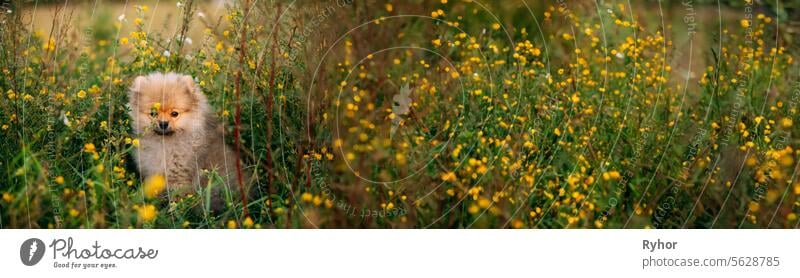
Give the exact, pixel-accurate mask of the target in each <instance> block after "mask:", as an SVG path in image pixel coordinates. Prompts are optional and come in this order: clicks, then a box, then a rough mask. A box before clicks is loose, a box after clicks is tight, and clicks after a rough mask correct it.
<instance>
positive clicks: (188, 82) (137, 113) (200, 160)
mask: <svg viewBox="0 0 800 278" xmlns="http://www.w3.org/2000/svg"><path fill="white" fill-rule="evenodd" d="M129 105H130V116H131V119H132V124H133V131H134V132H135V133H136V136H137V137H138V138H139V142H140V143H139V147H138V148H137V149H136V150H135V151H134V160H135V161H136V163H137V164H138V168H139V172H140V174H141V175H142V176H143V177H145V178H146V177H150V176H152V175H157V174H160V175H163V176H164V177H165V178H166V182H167V185H166V189H167V191H168V192H170V193H174V192H179V193H181V192H182V193H188V192H192V191H191V190H192V189H199V188H202V187H205V186H207V185H208V184H209V180H208V177H209V175H208V174H207V173H208V172H212V171H213V172H216V173H217V174H218V175H219V176H220V177H221V178H222V184H223V185H224V186H223V187H222V188H218V189H223V190H225V189H227V192H230V193H232V194H236V193H238V192H239V190H238V187H237V186H238V183H237V176H236V162H237V161H238V159H239V158H238V157H236V153H235V152H234V151H233V149H232V148H231V147H229V146H227V145H226V144H225V141H224V139H223V128H222V125H221V124H219V122H218V121H217V119H216V117H215V116H214V113H213V112H212V109H211V107H210V106H209V104H208V101H207V99H206V96H205V95H204V94H203V93H202V92H201V91H200V88H198V87H197V86H195V83H194V80H193V79H192V77H191V76H188V75H181V74H176V73H166V74H164V73H158V72H156V73H151V74H149V75H146V76H139V77H137V78H136V79H135V80H134V81H133V85H132V86H131V88H130V93H129ZM205 170H207V171H208V172H206V171H205ZM212 183H214V181H212ZM220 193H221V192H220V191H219V190H212V194H214V195H213V197H212V200H213V201H212V208H215V207H216V208H219V206H221V205H222V204H221V201H222V198H221V196H219V195H220Z"/></svg>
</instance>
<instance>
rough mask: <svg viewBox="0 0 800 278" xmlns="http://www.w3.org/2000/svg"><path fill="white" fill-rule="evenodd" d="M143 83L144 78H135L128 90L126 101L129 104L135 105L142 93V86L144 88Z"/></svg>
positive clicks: (145, 80) (145, 79)
mask: <svg viewBox="0 0 800 278" xmlns="http://www.w3.org/2000/svg"><path fill="white" fill-rule="evenodd" d="M145 82H147V77H146V76H137V77H136V79H134V80H133V84H132V85H131V87H130V89H129V90H128V101H129V102H130V103H131V104H136V103H137V102H138V100H139V95H140V93H141V92H142V86H144V84H145Z"/></svg>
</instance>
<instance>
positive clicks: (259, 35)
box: [0, 1, 800, 228]
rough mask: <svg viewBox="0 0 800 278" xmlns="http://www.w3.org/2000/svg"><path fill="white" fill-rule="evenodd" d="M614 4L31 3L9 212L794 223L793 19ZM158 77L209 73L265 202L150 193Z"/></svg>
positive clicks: (2, 163)
mask: <svg viewBox="0 0 800 278" xmlns="http://www.w3.org/2000/svg"><path fill="white" fill-rule="evenodd" d="M263 2H267V1H263ZM529 2H530V1H529ZM612 2H613V3H608V4H597V5H598V6H595V3H594V2H589V1H577V2H572V1H570V2H569V3H568V4H566V6H565V7H564V8H562V9H559V8H558V5H555V4H554V5H555V6H550V5H548V4H542V3H530V5H529V8H530V10H528V7H525V5H523V4H522V3H521V2H520V3H515V4H513V5H512V4H504V5H502V6H501V5H499V4H491V5H488V6H486V9H484V7H482V6H480V5H477V4H476V3H469V2H461V1H449V3H447V4H441V3H440V2H439V1H424V2H423V1H410V2H403V3H399V2H392V3H390V5H387V3H386V2H383V1H356V2H355V3H354V4H348V5H342V6H339V5H337V4H336V2H332V3H327V2H323V3H312V2H302V1H301V3H296V4H294V5H289V4H288V3H284V2H278V3H272V2H270V3H262V1H259V2H258V4H256V5H255V6H251V4H248V3H243V2H242V1H236V2H235V4H234V5H232V6H226V7H224V12H220V13H219V14H218V15H214V16H212V15H211V13H210V12H208V11H207V10H206V9H209V7H208V4H207V3H194V2H191V1H190V2H186V3H184V4H185V5H184V6H181V7H177V9H176V10H175V12H174V14H173V15H172V16H173V17H169V20H167V22H168V23H167V24H165V25H170V26H176V27H175V28H172V27H170V28H169V29H164V30H162V29H160V28H159V27H158V26H156V27H152V26H151V25H150V24H149V22H150V20H152V19H153V18H152V16H153V12H154V11H153V10H154V9H164V7H155V6H147V7H146V8H145V7H143V6H141V5H139V4H138V3H134V4H130V5H128V6H127V9H126V10H127V11H128V12H127V14H126V17H125V18H126V19H125V20H123V21H118V20H117V15H113V14H109V12H108V11H105V12H104V11H102V10H101V11H100V15H99V16H97V17H94V20H93V21H91V22H87V21H79V20H68V18H70V17H69V15H70V14H71V10H70V9H69V7H68V8H67V10H59V9H57V8H53V7H50V8H49V9H47V11H49V12H52V13H53V14H52V19H53V21H52V22H51V23H50V24H49V25H48V26H53V28H51V29H50V30H38V32H37V30H30V27H29V26H31V25H30V24H29V23H30V22H28V20H29V19H28V18H26V17H25V15H24V13H23V12H20V11H26V10H27V11H30V9H31V7H27V6H26V7H25V8H23V9H22V10H20V9H19V8H15V9H14V11H15V12H14V13H10V14H3V15H2V19H3V20H5V22H6V24H5V25H3V32H2V40H1V41H0V47H2V49H0V56H2V59H0V68H1V69H2V70H3V72H4V76H3V78H1V79H0V89H1V90H2V92H3V94H2V96H0V99H2V101H0V125H2V129H0V172H1V173H0V194H3V196H2V197H3V198H2V200H0V227H2V228H56V227H60V228H128V227H135V228H223V227H247V228H251V227H253V228H258V227H263V228H309V227H326V228H333V227H356V228H412V227H413V228H428V227H433V228H444V227H448V228H507V227H513V228H623V227H626V228H680V227H685V228H740V227H742V228H766V227H770V228H794V227H796V226H797V223H798V220H797V213H798V207H799V206H800V203H799V202H798V195H800V183H798V182H797V181H796V180H795V172H794V170H795V169H796V168H797V167H796V166H797V164H796V161H798V160H797V155H798V151H797V150H796V145H797V143H798V142H797V139H796V136H795V135H794V132H796V128H797V124H796V123H797V117H796V115H797V100H798V95H800V85H798V67H797V64H796V62H795V61H794V60H793V58H792V57H793V56H792V55H793V54H795V53H796V52H797V51H796V50H797V48H796V45H793V44H791V41H785V40H783V39H781V38H779V39H778V44H779V45H777V46H776V40H775V34H776V33H777V31H778V30H784V29H781V28H785V27H784V26H783V25H776V20H775V19H774V18H772V17H771V16H770V14H766V15H765V16H759V14H758V13H759V12H756V13H755V14H753V17H754V21H753V22H752V23H750V24H749V25H746V24H745V23H742V22H740V20H741V19H742V18H743V16H744V10H743V9H742V8H740V7H735V6H734V7H726V8H725V9H726V12H728V15H734V16H726V17H725V18H724V21H723V26H722V29H723V30H724V31H723V32H722V33H721V34H720V33H717V32H718V31H717V30H718V29H719V26H716V25H712V26H706V25H703V26H702V28H701V29H700V31H698V33H697V34H696V35H695V37H688V36H687V35H686V34H685V33H683V32H684V30H685V28H686V26H681V25H680V24H682V21H680V18H683V16H684V15H685V13H686V12H687V11H686V10H685V9H683V8H682V7H681V6H680V5H678V6H666V4H664V5H665V6H664V7H662V8H663V9H667V10H671V11H672V16H673V18H667V19H665V20H664V22H668V23H669V22H673V23H672V24H675V25H674V26H673V25H667V26H661V22H662V21H661V20H658V14H657V13H656V11H655V10H654V9H652V5H657V4H655V3H649V4H634V6H633V7H630V6H627V2H626V1H612ZM147 5H152V4H150V3H148V4H147ZM698 5H699V4H698ZM702 7H703V6H698V7H697V8H698V9H700V8H702ZM117 8H118V7H117ZM117 8H115V9H114V10H115V11H116V10H118V9H117ZM706 8H707V7H706ZM439 10H441V11H440V12H439ZM248 11H252V13H248ZM284 11H288V12H287V13H285V14H284V16H283V17H280V18H278V15H280V14H282V12H284ZM597 11H601V13H600V14H599V15H598V13H597ZM82 12H83V11H79V10H75V11H74V13H78V14H80V13H82ZM199 12H206V13H204V15H205V16H203V17H201V16H199ZM631 12H633V14H635V15H636V16H637V17H636V19H637V20H632V19H631V18H630V16H631V14H632V13H631ZM104 13H105V14H104ZM398 15H419V16H398ZM45 16H47V17H51V15H49V14H48V15H44V14H41V13H40V14H38V15H37V17H45ZM703 16H707V15H706V14H704V15H703ZM72 18H73V19H76V18H86V17H77V16H75V15H74V14H73V17H72ZM534 18H535V20H534ZM676 18H677V19H676ZM39 20H41V19H38V18H37V19H36V21H37V22H38V21H39ZM159 20H162V18H159ZM703 20H704V22H707V21H710V22H712V23H711V24H715V23H716V18H712V19H711V20H709V19H708V18H704V19H703ZM273 27H274V28H273ZM746 27H752V30H753V32H754V33H753V36H752V37H747V36H746V34H747V33H746V31H747V28H746ZM122 30H125V31H122ZM712 30H713V31H712ZM273 31H274V32H273ZM89 33H90V34H91V36H88V35H87V34H89ZM182 34H185V36H188V37H190V38H192V42H191V43H188V42H186V40H184V39H182ZM748 42H752V44H750V43H748ZM690 43H691V44H690ZM687 45H690V46H687ZM689 49H692V51H693V52H692V56H691V57H692V58H691V60H689V56H688V54H687V53H686V52H688V51H689ZM167 53H169V55H167ZM153 71H175V72H181V73H185V74H190V75H192V76H194V77H195V79H196V80H197V81H198V84H199V85H200V86H201V87H202V90H203V91H204V92H205V93H206V94H207V95H208V98H209V100H210V101H211V103H212V106H213V107H214V108H215V110H216V112H217V115H218V116H219V117H220V118H221V119H223V121H224V122H225V126H226V134H229V135H231V136H229V138H226V139H229V140H228V141H229V143H231V144H234V142H235V140H234V138H233V136H232V134H234V130H235V129H237V128H238V129H239V130H240V132H241V137H240V140H241V144H240V146H239V147H240V148H241V151H242V154H243V155H242V158H243V162H244V170H245V171H246V172H247V173H250V174H252V176H253V177H254V179H253V180H252V181H248V182H250V183H252V186H255V187H256V188H257V190H256V193H255V194H251V196H250V198H249V199H248V202H247V204H248V205H247V208H244V207H243V202H242V201H241V200H239V199H236V198H231V197H230V196H228V198H227V204H226V206H225V208H224V209H222V210H221V211H209V210H207V209H204V208H203V207H204V206H203V204H204V203H206V202H207V200H208V199H209V198H210V196H209V194H208V192H209V190H201V191H199V192H196V193H195V194H192V195H190V196H170V197H169V198H150V197H147V196H146V194H144V192H143V191H144V189H143V188H144V187H145V186H144V185H143V184H144V183H145V182H144V180H143V177H140V176H139V175H138V173H137V171H136V165H135V162H134V161H133V159H132V157H131V153H132V151H133V150H134V148H136V147H137V146H136V142H137V141H136V140H135V139H136V138H135V135H133V134H132V133H131V129H130V122H129V119H128V114H127V107H126V103H127V94H126V91H127V88H128V86H129V85H130V82H131V81H132V80H133V78H135V77H136V76H138V75H141V74H146V73H149V72H153ZM692 72H693V73H692ZM240 73H241V75H240ZM687 78H688V80H687ZM734 79H735V81H734ZM405 86H408V87H409V89H410V90H411V93H410V94H409V101H410V102H409V103H407V104H406V103H405V101H404V100H402V98H401V97H400V96H401V94H400V91H401V88H403V87H405ZM237 88H239V89H237ZM396 97H400V98H396ZM398 99H400V100H398ZM237 111H238V112H237ZM237 117H238V120H237ZM237 123H238V124H237ZM212 175H213V174H212ZM212 180H214V179H212ZM209 186H211V187H216V186H220V184H219V179H217V182H212V183H211V184H210V185H209ZM226 196H227V194H226Z"/></svg>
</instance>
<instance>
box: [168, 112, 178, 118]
mask: <svg viewBox="0 0 800 278" xmlns="http://www.w3.org/2000/svg"><path fill="white" fill-rule="evenodd" d="M169 115H170V116H172V117H173V118H175V117H178V111H172V113H169Z"/></svg>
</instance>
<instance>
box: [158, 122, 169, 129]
mask: <svg viewBox="0 0 800 278" xmlns="http://www.w3.org/2000/svg"><path fill="white" fill-rule="evenodd" d="M168 127H169V122H167V121H158V128H160V129H162V130H166V129H167V128H168Z"/></svg>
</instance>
